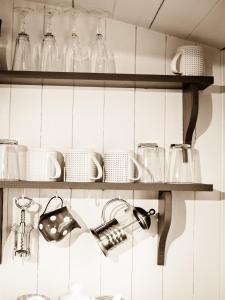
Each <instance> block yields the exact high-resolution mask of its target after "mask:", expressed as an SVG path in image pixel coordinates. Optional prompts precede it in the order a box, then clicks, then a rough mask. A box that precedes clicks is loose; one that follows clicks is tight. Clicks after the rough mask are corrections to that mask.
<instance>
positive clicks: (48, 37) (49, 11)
mask: <svg viewBox="0 0 225 300" xmlns="http://www.w3.org/2000/svg"><path fill="white" fill-rule="evenodd" d="M56 12H57V10H56V9H54V8H51V7H46V8H45V23H46V29H45V35H44V38H43V41H42V45H41V51H40V70H41V71H58V70H59V51H58V47H57V43H56V38H55V35H54V34H53V29H52V19H53V17H54V15H55V14H56Z"/></svg>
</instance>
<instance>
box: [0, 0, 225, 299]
mask: <svg viewBox="0 0 225 300" xmlns="http://www.w3.org/2000/svg"><path fill="white" fill-rule="evenodd" d="M0 4H1V11H0V16H1V14H2V7H4V13H5V14H8V21H9V20H12V12H11V7H10V6H11V5H12V3H11V2H10V1H6V0H1V2H0ZM3 5H4V6H3ZM36 16H37V15H36ZM38 18H39V23H38V22H37V20H38ZM58 18H60V17H58ZM35 20H36V21H35ZM41 20H42V16H40V14H39V17H37V18H36V17H34V18H32V20H30V21H29V22H30V23H29V26H28V28H29V33H30V35H31V36H33V37H34V40H35V41H38V40H40V37H41V34H42V23H41ZM34 21H35V22H36V23H35V24H36V26H35V27H34V26H31V24H32V22H34ZM57 24H58V25H57V29H56V35H57V38H58V37H59V38H58V40H59V41H60V42H61V43H62V38H60V36H63V34H65V30H66V29H65V28H64V27H63V26H62V23H60V20H57ZM15 28H16V22H14V31H15V32H16V30H15ZM80 30H81V35H82V34H83V36H82V38H83V39H84V40H86V41H87V40H88V38H87V36H86V37H85V30H86V28H84V27H82V24H81V25H80ZM88 30H89V31H88V32H89V33H91V25H90V28H89V29H88ZM10 32H11V30H10V22H9V23H8V28H7V36H8V37H9V41H10V36H11V34H10ZM14 35H15V33H14ZM106 36H107V40H108V43H109V45H110V46H111V47H112V49H113V51H114V53H115V55H116V63H117V71H118V72H120V73H134V72H136V73H146V74H148V73H150V74H170V73H171V71H170V59H171V58H172V56H173V55H174V52H175V50H176V48H177V47H178V46H180V45H183V44H186V43H187V42H186V41H184V40H180V39H177V38H175V37H171V36H166V35H164V34H160V33H156V32H153V31H148V30H144V29H142V28H136V27H135V26H133V25H128V24H125V23H121V22H118V21H113V20H107V24H106ZM188 43H190V42H188ZM205 55H206V59H207V66H208V67H207V75H214V76H215V84H214V86H212V87H210V88H208V89H207V90H206V91H204V92H202V93H201V95H200V112H199V119H198V123H197V128H196V135H195V136H196V143H195V146H196V149H198V150H199V152H200V157H201V169H202V181H203V182H204V183H213V184H214V189H215V190H214V192H213V193H206V192H205V193H203V192H197V193H194V192H176V193H173V219H172V226H171V230H170V232H169V237H168V242H167V258H166V265H165V266H163V267H162V266H157V265H156V261H157V258H156V255H157V235H155V234H154V232H153V230H152V231H151V236H150V237H148V238H146V239H144V240H143V241H142V242H141V243H140V244H139V245H137V246H135V247H133V248H132V249H130V250H129V251H126V252H124V253H123V254H122V255H121V256H120V257H119V260H118V261H116V262H114V261H112V260H110V259H109V258H105V257H103V255H102V254H101V253H100V251H99V249H98V247H97V245H96V243H95V241H94V240H92V239H90V237H89V236H88V235H83V236H82V237H80V238H79V239H78V240H77V241H76V242H75V243H73V242H72V239H68V240H67V241H65V243H64V247H59V246H57V245H54V244H49V243H47V242H45V241H44V240H43V238H42V236H40V235H39V234H38V231H37V229H35V231H34V232H33V241H34V242H35V247H34V249H33V255H32V261H31V262H20V261H15V260H14V261H13V260H12V248H13V244H12V235H9V232H10V227H11V226H12V224H13V223H14V222H18V221H19V212H18V209H16V208H15V205H14V198H13V197H16V196H20V195H21V193H22V192H23V191H21V190H19V189H18V190H17V189H10V190H6V191H5V192H6V193H5V199H4V229H5V234H4V255H3V264H2V265H1V266H0V300H14V299H16V297H17V296H18V295H21V294H27V293H34V292H39V293H41V294H46V295H48V296H49V297H50V298H51V299H56V297H57V296H59V295H61V294H63V293H65V292H66V291H67V289H68V287H69V285H70V283H71V282H79V283H80V284H81V285H82V286H83V288H84V290H86V291H87V292H88V293H90V294H92V295H99V294H113V293H116V292H121V293H122V294H123V295H124V298H125V299H126V300H131V299H132V300H140V299H141V300H149V299H154V300H162V299H163V300H172V299H183V300H190V299H194V300H202V299H204V300H212V299H213V300H219V299H221V300H222V299H225V290H224V266H225V265H224V261H225V259H224V249H225V244H224V243H225V241H224V216H225V214H224V194H223V190H224V177H223V174H224V172H223V170H224V167H225V166H224V159H223V153H224V150H223V149H224V148H223V147H224V145H223V143H224V142H223V141H224V139H225V136H224V130H223V126H224V118H225V115H224V104H223V101H224V98H223V97H222V96H223V94H222V90H221V86H222V85H223V86H224V85H225V83H224V81H222V79H224V77H225V75H224V70H225V60H224V58H223V66H224V68H223V72H222V60H221V53H220V51H219V50H216V49H213V48H210V47H205ZM0 107H1V109H0V136H1V137H2V138H3V137H7V138H15V139H17V140H19V142H20V143H21V144H26V145H29V146H41V147H48V146H51V147H55V148H56V149H58V150H60V151H65V149H67V148H70V147H76V148H77V147H78V148H83V147H90V148H94V149H96V150H97V151H99V152H102V153H103V152H104V151H106V150H108V149H111V148H126V149H132V150H136V149H137V144H138V143H139V142H146V141H148V142H152V141H153V142H157V143H158V144H159V145H160V146H161V147H163V148H165V149H166V150H168V147H169V144H170V143H179V142H182V93H181V91H173V90H138V89H137V90H135V89H109V88H105V89H104V88H80V87H50V86H15V85H12V86H9V85H6V86H0ZM167 153H168V151H167ZM165 158H166V157H165ZM55 193H56V191H55V190H26V194H27V195H28V196H30V197H33V198H34V199H35V201H36V202H37V203H40V204H41V206H42V210H43V208H44V207H45V205H46V203H47V201H48V199H49V198H50V197H51V196H53V195H54V194H55ZM58 193H59V194H60V195H61V196H62V197H64V199H65V200H66V201H67V203H68V204H69V205H71V207H72V208H73V209H75V210H76V211H77V213H79V215H80V216H81V217H82V218H83V219H84V220H85V221H86V223H87V225H88V226H90V227H95V226H97V225H98V224H99V223H100V221H101V219H100V215H101V208H102V206H103V204H104V203H105V201H106V200H108V199H110V198H112V197H115V196H121V197H124V198H126V199H128V200H130V201H131V202H133V203H135V205H139V206H143V207H145V208H150V207H154V208H156V209H157V204H158V203H157V200H156V199H157V195H156V194H155V193H147V192H132V191H82V190H73V191H70V190H60V191H58ZM30 217H32V215H29V217H28V218H27V219H28V221H29V218H30ZM33 217H34V218H33V219H34V225H35V226H36V228H37V222H38V215H37V214H35V215H34V216H33ZM155 223H156V222H155ZM155 225H156V224H155ZM69 246H70V247H69Z"/></svg>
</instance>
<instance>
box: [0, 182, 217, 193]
mask: <svg viewBox="0 0 225 300" xmlns="http://www.w3.org/2000/svg"><path fill="white" fill-rule="evenodd" d="M4 188H28V189H29V188H31V189H81V190H82V189H85V190H139V191H141V190H142V191H143V190H144V191H212V190H213V185H212V184H204V183H139V182H136V183H108V182H53V181H52V182H49V181H0V189H4Z"/></svg>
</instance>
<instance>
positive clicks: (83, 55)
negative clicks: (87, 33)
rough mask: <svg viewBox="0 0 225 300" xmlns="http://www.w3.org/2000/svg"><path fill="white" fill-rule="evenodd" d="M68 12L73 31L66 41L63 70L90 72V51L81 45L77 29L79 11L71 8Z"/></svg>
mask: <svg viewBox="0 0 225 300" xmlns="http://www.w3.org/2000/svg"><path fill="white" fill-rule="evenodd" d="M66 12H67V13H69V14H70V19H71V26H70V27H71V28H72V31H71V35H70V36H69V38H68V39H67V41H66V46H65V47H64V48H63V59H62V70H63V71H65V72H89V71H90V57H89V51H88V48H87V47H84V46H83V45H81V42H80V38H79V36H78V34H77V28H76V22H77V18H78V16H79V11H78V10H77V9H75V8H70V9H67V10H66Z"/></svg>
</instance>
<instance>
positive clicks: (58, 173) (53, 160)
mask: <svg viewBox="0 0 225 300" xmlns="http://www.w3.org/2000/svg"><path fill="white" fill-rule="evenodd" d="M49 162H51V163H52V164H53V165H54V167H55V175H53V176H49V178H50V179H57V178H59V177H60V176H61V167H60V164H59V162H58V160H57V159H56V158H55V157H54V156H52V155H50V156H49ZM49 165H50V164H48V168H49Z"/></svg>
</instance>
